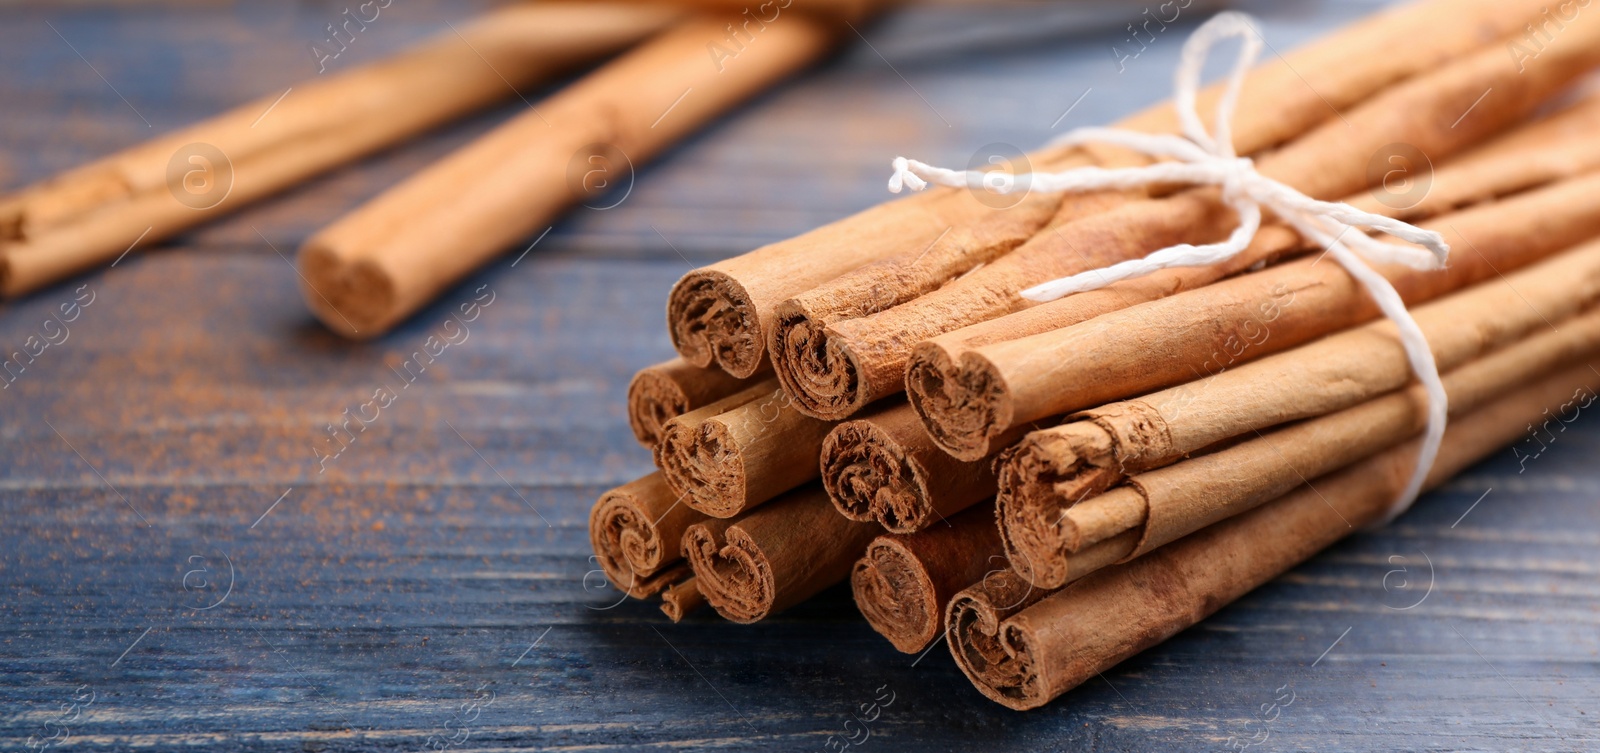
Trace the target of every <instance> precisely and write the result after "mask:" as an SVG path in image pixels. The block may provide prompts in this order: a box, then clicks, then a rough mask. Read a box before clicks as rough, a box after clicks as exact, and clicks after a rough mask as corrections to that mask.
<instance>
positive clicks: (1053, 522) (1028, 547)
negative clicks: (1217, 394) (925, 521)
mask: <svg viewBox="0 0 1600 753" xmlns="http://www.w3.org/2000/svg"><path fill="white" fill-rule="evenodd" d="M1591 274H1592V272H1591ZM1592 279H1593V280H1594V281H1595V282H1600V277H1596V278H1592ZM1596 352H1600V313H1588V314H1585V315H1582V316H1579V317H1577V318H1576V319H1570V320H1566V321H1563V322H1562V324H1561V328H1560V329H1559V330H1550V331H1547V332H1543V333H1541V334H1538V335H1535V336H1533V337H1530V338H1528V339H1526V340H1525V341H1523V342H1518V343H1516V344H1514V345H1510V346H1507V347H1506V348H1504V349H1502V350H1499V351H1496V352H1494V353H1492V354H1490V355H1487V356H1484V357H1482V358H1479V359H1477V360H1475V361H1472V362H1471V363H1468V364H1466V365H1464V366H1462V367H1460V368H1458V369H1456V370H1455V371H1452V372H1449V373H1447V374H1445V376H1444V386H1445V392H1446V393H1447V394H1448V395H1449V399H1450V411H1451V414H1452V415H1460V414H1462V413H1465V412H1469V411H1472V410H1474V409H1475V408H1477V407H1479V406H1481V405H1483V404H1484V403H1486V402H1489V401H1490V400H1492V399H1493V398H1495V397H1498V396H1500V395H1504V394H1506V393H1507V392H1509V391H1511V390H1513V389H1515V388H1516V387H1518V386H1520V385H1524V384H1529V383H1531V382H1534V381H1537V380H1538V379H1539V378H1540V377H1541V376H1543V375H1547V374H1550V373H1553V372H1556V371H1561V370H1564V369H1565V367H1567V366H1570V365H1572V364H1573V363H1574V362H1577V361H1580V360H1586V359H1590V358H1592V357H1593V356H1594V355H1595V354H1596ZM1427 405H1428V401H1427V396H1426V395H1425V394H1424V393H1423V392H1422V390H1421V388H1418V387H1413V388H1411V389H1407V390H1404V391H1401V392H1398V393H1394V394H1390V395H1385V396H1383V397H1379V398H1376V399H1373V400H1369V401H1367V402H1364V403H1361V404H1359V405H1356V406H1354V407H1351V408H1345V409H1343V410H1339V411H1337V412H1333V413H1329V414H1327V415H1324V416H1319V417H1317V418H1314V419H1311V420H1308V421H1304V422H1302V423H1298V424H1294V425H1291V426H1288V427H1287V428H1283V429H1280V430H1278V431H1275V432H1272V433H1269V434H1265V435H1259V434H1252V435H1251V436H1252V437H1253V438H1251V439H1249V440H1248V441H1245V442H1241V443H1239V444H1236V445H1234V446H1232V447H1228V448H1226V449H1223V450H1218V451H1216V452H1213V453H1210V454H1208V455H1201V456H1199V457H1196V458H1193V459H1190V460H1185V461H1183V462H1181V463H1177V464H1174V465H1169V466H1166V467H1164V468H1160V469H1157V470H1153V471H1149V472H1146V473H1140V474H1137V475H1134V476H1132V477H1131V478H1129V479H1128V484H1127V485H1126V486H1120V487H1117V488H1115V489H1112V490H1110V491H1108V492H1106V493H1104V494H1101V495H1099V496H1096V497H1091V498H1089V499H1086V500H1082V501H1077V499H1081V498H1077V499H1074V500H1071V501H1067V502H1066V503H1065V505H1061V504H1050V503H1049V502H1045V500H1044V499H1042V498H1041V495H1034V496H1032V497H1027V495H1028V493H1029V492H1030V491H1044V489H1043V488H1042V487H1043V485H1033V484H1027V483H1026V482H1022V481H1019V483H1018V484H1016V485H1015V486H1013V485H1012V484H1009V483H1008V484H1007V487H1006V488H1007V490H1008V491H1011V490H1015V491H1018V492H1021V494H1013V495H1010V496H1009V497H1008V499H1007V500H1006V505H1007V506H1006V507H1005V508H1004V509H1003V510H1002V511H1001V513H1000V516H1001V517H1000V520H1001V528H1002V535H1003V537H1004V538H1005V540H1006V549H1007V552H1008V553H1013V552H1015V553H1018V554H1023V553H1025V555H1024V556H1013V557H1012V562H1014V563H1017V564H1016V568H1017V570H1018V572H1019V574H1021V575H1022V576H1023V577H1024V578H1027V579H1028V580H1029V581H1030V582H1032V583H1033V584H1034V585H1036V586H1040V587H1043V588H1054V587H1057V586H1061V585H1063V584H1065V583H1067V582H1069V581H1071V580H1073V579H1076V578H1079V577H1082V576H1083V575H1085V574H1087V573H1089V572H1092V571H1093V570H1094V569H1097V568H1098V567H1100V566H1103V565H1104V564H1106V563H1105V562H1104V558H1105V557H1107V556H1112V555H1115V557H1116V559H1117V561H1126V560H1128V559H1131V558H1133V557H1138V556H1140V555H1143V554H1144V553H1146V552H1149V551H1150V550H1151V549H1154V548H1156V547H1158V546H1161V545H1163V544H1166V543H1168V542H1171V541H1174V540H1176V539H1178V538H1179V537H1182V536H1186V535H1188V534H1190V533H1193V532H1194V531H1197V530H1200V529H1201V528H1204V527H1206V526H1208V525H1211V524H1212V523H1215V522H1217V521H1218V520H1222V519H1225V518H1228V517H1232V516H1233V515H1237V514H1239V513H1241V512H1243V511H1245V510H1248V509H1251V508H1254V507H1256V506H1258V505H1260V504H1262V503H1264V502H1266V501H1268V500H1271V499H1274V498H1276V497H1278V496H1280V495H1282V494H1285V493H1287V492H1288V491H1289V490H1291V489H1293V488H1294V487H1296V486H1298V485H1300V484H1301V483H1304V481H1305V480H1306V479H1308V478H1316V477H1317V476H1321V475H1323V474H1325V473H1331V472H1333V471H1335V470H1337V469H1339V468H1343V467H1345V466H1346V465H1349V464H1351V463H1353V462H1356V461H1357V460H1360V459H1362V458H1365V457H1368V456H1370V455H1372V454H1374V453H1377V452H1379V451H1382V450H1384V449H1386V448H1389V447H1392V446H1394V445H1397V444H1399V443H1401V442H1402V441H1404V440H1405V439H1407V438H1409V437H1412V436H1414V435H1415V434H1417V433H1418V432H1420V431H1421V430H1422V428H1423V425H1424V423H1425V421H1426V417H1427ZM1025 455H1026V451H1024V452H1023V454H1019V455H1018V456H1017V457H1014V458H1012V459H1011V462H1008V463H1007V469H1006V471H1005V472H1003V473H1004V475H1005V476H1007V481H1008V482H1009V481H1011V480H1012V478H1011V476H1012V474H1011V469H1012V468H1013V467H1016V468H1018V470H1019V471H1020V472H1021V473H1022V474H1023V475H1026V474H1027V472H1028V471H1029V470H1033V468H1029V466H1030V465H1031V463H1030V462H1029V461H1030V460H1031V458H1029V457H1025ZM1043 496H1048V492H1046V495H1043ZM1025 497H1027V498H1026V501H1024V499H1025ZM1057 501H1059V500H1057ZM1041 502H1044V504H1041ZM1126 532H1133V533H1137V534H1138V535H1139V538H1138V540H1137V541H1132V542H1125V543H1123V544H1120V545H1117V546H1112V547H1109V548H1104V547H1102V548H1101V549H1102V551H1096V552H1094V553H1093V554H1091V555H1089V556H1090V558H1091V559H1093V560H1094V563H1093V564H1086V563H1084V562H1081V561H1079V560H1080V556H1079V555H1082V554H1086V553H1088V552H1089V550H1091V549H1096V548H1097V546H1098V545H1100V544H1101V543H1102V542H1104V541H1106V540H1107V539H1109V538H1112V537H1114V536H1118V535H1121V534H1123V533H1126ZM1051 539H1054V541H1053V543H1054V546H1052V545H1051V544H1052V542H1051Z"/></svg>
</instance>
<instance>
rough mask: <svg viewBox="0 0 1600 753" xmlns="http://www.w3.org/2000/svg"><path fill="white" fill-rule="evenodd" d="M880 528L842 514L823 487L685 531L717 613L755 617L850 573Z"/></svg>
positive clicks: (750, 619) (742, 619)
mask: <svg viewBox="0 0 1600 753" xmlns="http://www.w3.org/2000/svg"><path fill="white" fill-rule="evenodd" d="M877 532H878V527H877V526H874V525H871V524H869V523H856V522H852V521H849V520H846V519H844V518H843V517H841V516H840V515H839V514H837V513H835V512H834V511H833V507H832V505H829V504H828V499H827V495H826V494H825V493H824V492H823V491H822V487H820V486H816V485H811V486H806V487H802V488H800V489H796V490H794V491H792V492H789V493H788V494H785V495H783V496H782V497H780V498H778V499H776V500H773V501H772V502H770V503H768V504H766V505H762V506H761V507H760V508H758V509H756V510H753V511H751V512H749V513H747V514H745V515H743V516H741V517H740V518H738V519H737V520H716V519H712V520H707V521H704V522H701V523H698V524H695V525H693V526H690V527H689V529H688V530H687V531H686V532H685V533H684V535H683V548H684V550H685V551H686V552H687V553H688V557H689V564H690V566H692V567H693V568H694V575H695V583H696V585H697V587H698V588H699V589H700V592H701V593H702V594H704V595H705V598H706V601H707V602H708V603H710V604H711V606H712V607H713V608H715V609H716V610H717V613H718V614H720V615H722V616H723V617H726V618H728V619H730V620H733V621H734V622H742V623H751V622H756V621H759V620H762V619H765V618H766V617H769V616H771V615H773V614H776V613H778V612H781V611H783V610H785V609H788V608H789V607H791V606H794V605H795V604H798V603H800V602H802V601H804V600H806V599H809V598H811V597H812V596H813V595H815V594H816V593H817V592H819V591H821V590H822V589H824V588H827V587H828V586H831V585H833V584H835V583H838V582H839V581H841V580H843V579H844V578H845V576H847V575H849V574H850V568H851V566H852V565H853V564H854V563H855V560H856V557H858V556H860V555H861V551H862V550H863V549H864V548H865V547H866V546H867V543H868V542H870V541H871V540H872V538H873V536H875V535H877Z"/></svg>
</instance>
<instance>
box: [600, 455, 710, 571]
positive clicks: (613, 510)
mask: <svg viewBox="0 0 1600 753" xmlns="http://www.w3.org/2000/svg"><path fill="white" fill-rule="evenodd" d="M704 519H705V515H702V514H700V513H698V512H695V511H694V510H693V509H691V508H690V507H688V506H687V505H684V504H682V503H681V498H680V497H679V496H678V495H676V494H673V493H672V490H670V489H668V488H667V484H666V482H665V481H664V480H663V479H662V478H661V474H660V473H652V474H650V475H648V476H645V477H644V478H641V479H639V480H637V481H633V482H630V483H627V484H624V485H622V486H619V487H617V488H615V489H612V490H610V491H608V492H606V493H605V494H602V495H600V499H599V500H598V501H597V502H595V505H594V508H593V509H591V510H590V511H589V544H590V545H591V546H592V547H594V554H595V559H596V560H597V561H598V562H599V563H600V568H601V570H603V571H604V572H605V575H606V579H607V580H609V581H611V584H612V585H614V586H616V587H617V588H618V589H619V590H621V591H623V592H625V593H627V594H628V595H629V596H632V597H633V598H635V599H642V598H645V597H646V596H650V595H652V594H656V593H659V592H660V591H661V590H663V589H665V588H667V587H669V586H671V585H672V584H674V583H676V582H678V581H681V580H683V578H684V576H685V575H687V574H688V573H687V571H686V568H685V566H684V563H683V550H682V548H681V547H682V543H683V533H684V531H685V530H687V529H688V528H689V526H690V525H692V524H694V523H697V522H699V521H701V520H704Z"/></svg>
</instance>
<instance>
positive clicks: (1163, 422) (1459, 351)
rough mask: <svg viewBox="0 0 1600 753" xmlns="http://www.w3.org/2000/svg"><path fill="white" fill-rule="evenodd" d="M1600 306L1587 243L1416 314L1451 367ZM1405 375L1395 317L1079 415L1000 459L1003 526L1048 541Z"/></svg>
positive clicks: (1599, 273)
mask: <svg viewBox="0 0 1600 753" xmlns="http://www.w3.org/2000/svg"><path fill="white" fill-rule="evenodd" d="M1596 302H1600V243H1596V242H1590V243H1587V244H1585V245H1583V246H1580V247H1578V248H1576V249H1573V250H1571V251H1567V252H1564V253H1561V254H1559V255H1557V256H1555V257H1554V258H1551V259H1548V260H1546V261H1543V262H1540V263H1538V264H1535V265H1533V266H1531V267H1528V268H1527V269H1524V270H1521V271H1517V272H1512V273H1511V274H1510V275H1508V276H1505V277H1495V278H1491V279H1490V280H1488V281H1486V282H1483V283H1481V284H1479V285H1476V286H1474V287H1472V288H1468V289H1467V290H1463V291H1461V292H1458V293H1454V294H1452V295H1449V296H1446V297H1444V298H1442V299H1440V300H1437V301H1434V302H1432V303H1429V304H1426V305H1424V306H1420V307H1418V308H1416V309H1414V310H1413V312H1412V314H1413V317H1414V318H1415V320H1416V322H1417V325H1418V326H1419V327H1420V329H1421V331H1422V334H1423V336H1424V337H1425V338H1426V339H1427V341H1428V345H1429V348H1430V349H1431V351H1432V352H1433V357H1434V362H1435V363H1436V364H1437V366H1438V368H1439V369H1440V370H1441V371H1448V370H1450V369H1454V368H1456V367H1458V366H1462V365H1463V364H1466V363H1468V362H1470V361H1472V360H1473V359H1477V358H1480V357H1482V356H1483V355H1484V354H1486V353H1489V352H1491V351H1494V350H1497V349H1499V348H1503V347H1508V346H1510V345H1512V344H1513V343H1517V342H1518V341H1519V340H1523V339H1524V338H1527V337H1528V336H1529V335H1530V334H1534V333H1537V332H1540V331H1542V330H1544V329H1546V328H1548V327H1551V326H1553V325H1552V324H1551V323H1552V322H1561V321H1564V320H1567V319H1569V318H1571V317H1573V316H1575V315H1576V314H1577V313H1578V312H1580V311H1582V310H1585V309H1588V308H1590V307H1592V306H1593V305H1594V304H1595V303H1596ZM1411 378H1412V372H1411V365H1410V362H1409V361H1408V360H1407V358H1406V355H1405V351H1404V349H1403V348H1402V347H1401V346H1400V343H1399V337H1398V335H1397V333H1396V330H1395V327H1394V324H1393V323H1391V322H1388V321H1383V322H1375V323H1372V324H1368V325H1366V326H1363V327H1358V328H1355V329H1352V330H1349V331H1346V332H1343V333H1339V334H1335V335H1331V336H1329V337H1326V338H1323V339H1321V340H1317V341H1315V342H1312V343H1310V344H1307V345H1302V346H1300V347H1298V348H1294V349H1292V350H1288V351H1285V352H1282V353H1278V354H1276V355H1272V356H1267V357H1266V358H1263V359H1261V360H1259V361H1254V362H1251V363H1247V364H1245V365H1243V366H1240V367H1238V368H1234V369H1228V370H1226V371H1223V372H1221V373H1219V374H1217V375H1215V376H1213V377H1210V378H1207V379H1204V380H1201V381H1198V382H1194V383H1190V384H1185V385H1180V386H1178V387H1173V388H1169V389H1166V390H1162V391H1160V392H1155V393H1152V394H1149V395H1145V396H1143V397H1141V398H1138V399H1136V400H1126V401H1121V402H1117V403H1110V404H1108V405H1103V406H1100V407H1098V408H1093V409H1090V410H1087V411H1083V412H1080V413H1078V414H1075V415H1074V416H1072V417H1071V418H1070V419H1069V420H1068V421H1067V422H1065V423H1063V424H1061V425H1059V426H1055V427H1052V428H1049V429H1043V430H1039V431H1035V432H1032V433H1030V434H1029V435H1028V436H1027V437H1026V438H1024V439H1023V440H1022V441H1021V442H1019V443H1017V444H1016V446H1015V447H1013V448H1011V449H1009V450H1007V451H1006V452H1005V453H1003V454H1002V455H1003V457H1004V458H1005V460H1003V461H1002V462H1001V464H1000V465H1001V475H1002V476H1003V477H1004V478H1005V481H1004V483H1003V484H1002V485H1001V491H1000V506H999V509H1000V511H1001V518H1002V520H1003V521H1006V523H1005V525H1006V527H1007V528H1009V529H1013V530H1019V531H1028V532H1029V533H1028V534H1027V535H1026V536H1025V538H1029V539H1035V538H1040V537H1043V538H1048V535H1046V534H1044V533H1043V530H1042V529H1041V528H1040V526H1041V525H1043V526H1046V527H1048V526H1050V525H1054V522H1055V521H1060V520H1061V513H1062V511H1063V510H1065V509H1066V508H1067V507H1068V506H1071V505H1073V504H1076V503H1077V501H1079V500H1083V499H1085V498H1086V497H1089V496H1092V495H1095V494H1100V493H1102V492H1104V491H1105V490H1106V489H1109V488H1110V487H1112V486H1114V485H1116V484H1118V483H1121V482H1122V481H1123V480H1124V479H1125V478H1126V477H1127V476H1128V475H1131V474H1135V473H1141V472H1144V471H1148V470H1151V469H1154V468H1159V467H1162V466H1165V465H1168V464H1170V463H1173V462H1176V461H1178V460H1180V459H1182V458H1184V457H1187V456H1189V455H1191V454H1194V453H1198V452H1201V451H1202V450H1204V449H1206V448H1207V447H1211V446H1214V445H1217V444H1219V443H1222V442H1225V441H1227V440H1229V439H1231V438H1233V437H1241V436H1245V437H1248V436H1250V435H1252V433H1253V432H1257V431H1260V430H1263V429H1267V428H1270V427H1272V426H1276V425H1278V424H1282V423H1286V422H1289V421H1296V420H1300V419H1306V418H1313V417H1317V416H1323V415H1326V414H1329V413H1332V412H1334V411H1339V410H1343V409H1345V408H1350V407H1351V406H1354V405H1356V404H1358V403H1361V402H1363V401H1366V400H1371V399H1373V398H1375V397H1377V396H1379V395H1381V394H1383V393H1385V392H1389V391H1391V390H1394V389H1398V388H1400V387H1402V386H1404V385H1406V384H1407V383H1408V382H1410V381H1411ZM1029 521H1031V522H1029ZM1046 521H1049V522H1046ZM1066 533H1069V534H1070V532H1066ZM1067 548H1068V549H1072V550H1076V549H1077V548H1078V547H1077V546H1076V545H1072V544H1068V545H1067ZM1036 559H1039V558H1037V557H1036Z"/></svg>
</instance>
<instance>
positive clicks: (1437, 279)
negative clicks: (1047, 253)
mask: <svg viewBox="0 0 1600 753" xmlns="http://www.w3.org/2000/svg"><path fill="white" fill-rule="evenodd" d="M1597 191H1600V174H1589V175H1585V176H1582V177H1579V178H1575V179H1572V180H1567V181H1562V182H1560V183H1555V184H1552V185H1550V186H1547V187H1544V188H1540V189H1537V190H1533V191H1528V192H1524V193H1521V194H1516V195H1513V196H1511V197H1509V198H1506V199H1502V200H1500V201H1495V202H1491V203H1488V204H1483V205H1479V206H1475V207H1471V208H1468V209H1466V210H1463V211H1460V212H1457V213H1455V214H1451V215H1447V216H1445V217H1441V218H1439V219H1437V220H1432V221H1428V222H1423V223H1420V224H1421V226H1423V227H1426V228H1429V229H1433V230H1437V231H1439V232H1441V233H1443V234H1444V235H1445V237H1446V239H1447V240H1449V242H1450V243H1451V245H1452V247H1453V248H1454V249H1455V250H1454V252H1453V253H1452V255H1451V261H1450V266H1449V267H1448V268H1446V269H1445V270H1442V271H1438V272H1427V273H1423V272H1417V271H1415V270H1411V269H1409V268H1401V267H1397V266H1392V265H1390V266H1380V267H1379V271H1380V272H1381V273H1382V274H1383V275H1384V277H1385V278H1387V279H1388V280H1389V281H1390V282H1391V283H1392V284H1394V286H1395V288H1396V290H1397V291H1398V292H1399V293H1400V296H1401V298H1402V299H1404V300H1405V301H1406V302H1407V303H1408V304H1416V303H1421V302H1425V301H1428V300H1431V299H1433V298H1437V297H1439V296H1441V295H1444V294H1446V293H1449V292H1452V291H1454V290H1458V289H1460V288H1463V287H1466V286H1468V285H1471V284H1474V283H1476V282H1479V281H1482V280H1485V279H1489V278H1491V277H1494V276H1496V275H1498V274H1500V273H1503V272H1508V271H1510V270H1512V269H1517V268H1520V267H1523V266H1526V265H1528V264H1531V263H1533V262H1535V261H1538V260H1539V259H1541V258H1544V257H1546V256H1548V255H1550V254H1551V253H1554V252H1556V251H1559V250H1561V249H1565V248H1568V247H1570V246H1572V245H1574V244H1576V243H1580V242H1582V241H1585V240H1588V239H1589V238H1592V237H1594V236H1595V235H1597V234H1600V212H1596V211H1595V209H1596V207H1597V206H1600V198H1597V194H1596V192H1597ZM1111 290H1112V289H1111V288H1108V289H1107V290H1106V293H1107V294H1108V295H1111V294H1112V293H1111ZM1096 292H1100V291H1096ZM1085 295H1088V294H1085ZM1077 297H1081V296H1073V298H1077ZM1064 300H1066V301H1070V300H1071V298H1068V299H1064ZM1097 300H1098V301H1099V302H1100V303H1102V304H1107V303H1109V301H1107V298H1106V297H1105V296H1101V297H1100V298H1099V299H1097ZM1377 315H1378V310H1377V307H1376V306H1375V305H1374V304H1373V303H1372V301H1371V298H1370V297H1369V296H1368V295H1367V294H1366V292H1365V290H1364V289H1362V288H1361V287H1360V286H1359V285H1357V284H1356V283H1355V282H1354V281H1353V280H1352V279H1351V277H1350V276H1349V274H1347V273H1346V272H1345V271H1344V270H1343V269H1341V268H1339V267H1338V265H1336V264H1334V263H1331V262H1321V261H1320V260H1319V259H1316V258H1310V259H1301V260H1297V261H1292V262H1287V263H1283V264H1280V265H1277V266H1273V267H1269V268H1267V269H1265V270H1262V271H1259V272H1254V273H1251V274H1245V275H1240V276H1238V277H1234V278H1232V279H1228V280H1224V281H1221V282H1217V283H1214V284H1211V285H1206V286H1204V287H1200V288H1197V289H1193V290H1188V291H1186V292H1183V293H1181V294H1178V295H1172V296H1169V297H1164V298H1160V299H1158V300H1151V301H1147V302H1144V303H1139V304H1137V305H1134V306H1131V307H1127V308H1120V307H1118V308H1113V309H1112V310H1110V311H1109V312H1106V313H1101V314H1100V315H1098V316H1096V317H1095V318H1093V319H1089V320H1087V321H1083V322H1082V323H1080V324H1074V325H1072V326H1067V327H1063V328H1060V329H1055V330H1049V331H1046V332H1042V333H1039V334H1035V335H1029V336H1027V337H1019V338H1016V339H1012V340H1004V341H1000V342H993V343H988V344H985V345H981V346H978V347H974V348H969V349H961V350H960V351H959V352H960V360H959V361H958V362H954V363H952V362H951V361H948V360H943V359H941V358H940V357H939V356H938V353H937V351H936V350H935V349H934V347H935V346H929V347H928V348H925V349H924V351H923V352H924V353H925V354H927V355H928V356H929V357H928V358H927V359H926V360H925V361H923V363H926V364H928V366H929V368H928V370H927V372H926V373H924V372H919V373H918V375H915V376H913V377H912V378H911V379H910V382H909V384H910V387H911V389H912V392H911V394H910V397H911V404H912V406H913V407H914V408H916V409H917V411H918V413H919V415H920V416H921V417H922V419H923V422H924V426H926V427H927V429H928V431H929V433H930V434H931V435H932V436H933V437H934V439H935V440H936V441H937V442H938V443H939V445H940V447H943V448H944V449H945V450H946V451H947V452H950V453H951V454H953V455H955V456H956V457H958V458H975V457H983V456H984V455H986V454H988V453H989V452H991V451H992V450H991V448H992V447H993V437H995V436H1001V435H1003V434H1005V433H1006V432H1008V431H1009V430H1010V429H1011V428H1012V427H1014V426H1017V425H1019V424H1023V423H1027V422H1032V421H1038V420H1041V419H1045V418H1048V417H1050V416H1056V415H1061V414H1065V413H1069V412H1071V411H1075V410H1082V409H1085V408H1089V407H1091V406H1095V405H1103V404H1105V403H1108V402H1111V401H1113V400H1118V399H1122V398H1126V397H1129V396H1131V395H1137V394H1142V393H1147V392H1151V391H1154V390H1157V389H1161V388H1164V387H1167V386H1170V385H1176V384H1182V383H1185V382H1188V381H1191V380H1193V379H1196V378H1205V377H1208V376H1211V375H1214V374H1217V373H1221V372H1222V371H1224V370H1226V369H1229V368H1234V367H1237V366H1239V365H1241V364H1243V363H1245V362H1247V361H1250V360H1253V359H1255V358H1259V357H1261V356H1264V355H1268V354H1271V353H1274V352H1277V351H1280V350H1283V349H1285V348H1289V347H1293V346H1295V345H1299V344H1301V343H1304V342H1307V341H1308V340H1311V339H1313V338H1315V337H1320V336H1322V335H1325V334H1327V333H1329V332H1334V331H1337V330H1341V329H1344V328H1347V327H1350V326H1352V325H1355V324H1358V323H1361V322H1364V321H1367V320H1370V319H1373V318H1375V317H1377ZM1128 343H1138V347H1137V348H1130V347H1128Z"/></svg>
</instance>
